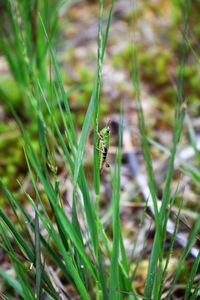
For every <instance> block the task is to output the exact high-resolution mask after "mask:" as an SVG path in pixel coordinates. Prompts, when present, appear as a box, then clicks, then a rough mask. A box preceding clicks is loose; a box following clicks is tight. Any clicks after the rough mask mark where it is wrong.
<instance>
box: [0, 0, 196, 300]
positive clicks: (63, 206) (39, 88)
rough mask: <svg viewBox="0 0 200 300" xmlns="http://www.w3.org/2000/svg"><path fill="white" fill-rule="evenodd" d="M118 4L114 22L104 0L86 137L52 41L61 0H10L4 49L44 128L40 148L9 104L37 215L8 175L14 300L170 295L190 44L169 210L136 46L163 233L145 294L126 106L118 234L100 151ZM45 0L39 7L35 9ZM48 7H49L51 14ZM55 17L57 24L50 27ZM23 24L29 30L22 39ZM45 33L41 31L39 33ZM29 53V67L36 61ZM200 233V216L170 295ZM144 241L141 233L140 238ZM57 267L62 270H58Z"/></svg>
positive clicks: (115, 184)
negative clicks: (139, 283)
mask: <svg viewBox="0 0 200 300" xmlns="http://www.w3.org/2000/svg"><path fill="white" fill-rule="evenodd" d="M114 2H115V1H112V3H111V5H110V10H109V14H108V18H107V20H106V26H104V22H103V20H104V7H103V1H102V0H101V1H100V2H99V27H98V28H99V30H98V53H97V68H96V76H95V80H94V82H93V89H92V93H91V95H90V101H89V104H88V107H87V111H86V114H85V116H84V120H83V125H82V130H81V134H80V137H79V138H78V135H77V132H76V128H75V122H74V118H73V113H72V110H71V108H70V103H69V96H70V93H67V92H66V91H65V87H64V84H63V79H62V75H61V71H60V68H59V66H58V63H57V59H56V53H55V49H54V45H53V32H54V30H55V24H56V20H57V18H56V16H57V9H56V10H55V11H54V9H53V7H52V8H51V5H53V2H48V1H45V2H44V3H43V2H40V1H39V2H37V1H33V4H35V5H33V6H31V5H30V4H28V2H26V1H21V2H20V1H8V2H7V3H6V4H5V18H6V20H8V21H9V22H10V32H9V35H8V37H6V36H4V38H3V42H2V44H1V47H2V49H3V51H4V55H5V56H6V58H7V61H8V63H9V66H10V70H11V72H12V75H13V78H14V79H15V81H16V82H17V85H18V86H19V89H20V93H22V97H23V99H26V100H27V103H26V106H27V112H29V113H31V118H33V119H32V121H33V123H34V124H35V125H34V126H36V134H37V145H35V143H34V140H33V139H32V136H31V134H30V132H29V130H28V129H27V127H26V125H24V122H23V118H21V116H19V114H18V112H17V111H16V109H15V105H13V103H12V101H11V102H8V103H6V106H7V107H8V110H9V112H10V113H11V114H12V115H13V116H14V118H15V120H16V122H17V124H18V127H19V129H20V132H21V136H22V139H23V152H24V157H25V160H26V164H27V168H28V175H29V181H30V183H31V187H32V191H31V193H30V192H28V191H27V189H26V187H25V186H24V185H23V183H21V182H19V185H20V188H21V193H22V194H23V197H25V198H26V203H28V204H29V206H28V207H29V209H30V210H31V211H32V212H33V214H32V215H31V213H30V211H29V210H27V209H26V208H25V207H24V205H23V203H22V202H20V201H18V199H16V197H15V195H14V193H12V192H11V191H10V189H9V188H8V187H7V185H6V184H5V182H4V181H3V180H1V181H0V185H1V189H2V191H3V194H4V195H5V199H6V201H7V205H8V207H9V210H10V211H11V212H12V217H11V218H9V216H8V215H7V213H6V210H5V209H3V208H0V245H1V248H2V251H3V253H4V255H6V257H8V258H9V261H10V265H11V266H12V270H14V272H13V273H12V274H11V275H10V274H8V273H7V272H6V271H5V270H4V269H3V268H2V267H0V276H1V278H2V282H3V284H4V286H5V287H6V291H5V293H4V294H5V297H6V298H8V299H26V300H27V299H67V298H70V299H73V297H75V296H76V295H79V296H80V298H81V299H93V298H95V299H109V300H112V299H161V297H162V293H163V290H164V285H165V281H166V277H167V268H168V265H169V262H170V258H171V255H172V251H173V248H174V243H175V240H176V235H177V230H178V223H179V218H180V211H181V201H180V207H179V211H178V215H177V221H176V224H175V228H174V232H173V233H172V238H171V242H170V247H169V251H168V252H167V253H166V251H165V242H166V239H167V224H168V219H169V212H170V210H171V209H172V206H173V204H174V200H175V198H176V196H177V194H176V192H175V193H174V194H173V195H171V185H172V179H173V174H174V164H175V156H176V152H177V146H178V143H179V140H180V138H181V134H182V130H183V122H184V118H185V99H184V97H183V86H184V85H183V79H184V74H185V73H184V72H185V61H186V53H187V47H188V44H187V43H186V41H185V39H183V42H182V45H181V50H182V52H181V55H180V63H179V70H178V75H177V95H176V104H175V113H174V127H173V141H172V146H171V150H170V156H169V160H168V166H167V172H166V176H165V185H164V189H163V195H162V202H161V206H160V208H159V204H158V192H157V186H156V181H155V174H154V169H153V162H152V158H151V149H150V144H149V139H148V136H147V128H146V124H145V119H144V115H143V110H142V103H141V83H140V77H139V65H138V58H137V47H136V46H135V45H134V46H133V47H131V48H130V51H131V52H130V53H131V70H130V71H131V74H132V82H133V87H134V93H135V96H136V102H137V111H138V121H139V126H140V134H141V141H142V147H143V155H144V160H145V165H146V171H147V176H148V186H149V190H150V196H151V199H152V205H153V211H154V217H155V235H154V237H153V246H152V249H151V253H150V259H149V263H148V270H147V275H146V278H145V279H146V285H145V288H144V293H143V295H139V293H137V292H136V290H135V289H134V287H133V286H134V284H133V281H134V280H135V277H136V273H137V270H138V269H139V268H140V258H138V260H137V261H136V263H135V264H134V270H132V264H133V259H134V253H135V249H136V244H135V245H133V247H132V251H131V255H129V256H128V255H127V251H126V243H125V240H124V237H123V223H122V221H121V218H120V209H121V206H120V196H121V187H120V185H121V164H122V154H123V151H122V150H123V149H122V148H123V126H124V123H123V107H122V108H121V109H120V112H119V114H120V119H119V121H118V123H119V126H118V146H117V153H116V155H115V162H114V168H113V169H112V168H111V171H110V174H111V181H112V182H111V186H112V197H111V201H110V202H111V204H110V205H111V210H110V211H111V216H112V218H111V219H112V222H111V223H112V225H111V229H110V232H111V235H112V238H111V237H110V236H109V235H108V231H107V230H106V226H105V224H104V223H103V221H102V220H103V218H102V215H101V210H100V208H101V206H100V192H101V189H100V187H101V177H100V173H99V149H98V132H99V114H100V94H101V85H102V68H103V61H104V55H105V50H106V44H107V40H108V36H109V29H110V26H111V19H112V14H113V8H114ZM37 3H39V4H38V5H39V6H37V5H36V4H37ZM47 4H48V5H47ZM187 4H188V5H186V6H185V10H184V18H183V29H184V36H186V35H187V32H188V27H187V26H188V22H187V20H188V15H187V14H188V13H189V8H190V5H189V4H190V3H189V2H188V3H187ZM40 5H41V6H40ZM45 5H47V7H46V6H45ZM46 8H48V9H47V10H46ZM30 15H31V16H32V18H33V19H31V22H30V21H28V16H30ZM19 19H20V20H21V21H20V22H19ZM49 20H51V22H52V24H51V23H49V22H50V21H49ZM33 24H34V26H33ZM36 24H37V26H36ZM22 25H23V26H24V27H23V28H24V30H23V34H22V35H21V26H22ZM36 29H37V32H35V30H36ZM44 41H45V43H44ZM13 43H16V45H17V47H16V48H17V49H16V52H15V51H14V50H13ZM24 53H25V54H24ZM27 59H28V62H29V63H27ZM164 64H165V62H164ZM19 66H20V67H19ZM158 68H161V69H162V68H163V61H161V62H160V61H159V62H158ZM20 70H21V72H20ZM83 71H84V70H83ZM83 71H82V74H81V76H83V75H84V76H86V77H87V76H88V77H87V79H88V78H90V77H89V74H87V73H85V71H84V72H83ZM77 89H80V90H81V87H80V86H79V87H77ZM80 90H79V91H80ZM76 91H77V90H76ZM87 92H88V91H87ZM2 95H3V97H5V94H3V93H2ZM91 124H93V128H94V133H93V169H92V172H93V188H92V192H91V186H89V182H88V178H87V176H86V174H85V169H84V167H83V158H84V152H85V146H86V141H87V138H88V135H89V132H90V129H91ZM190 135H191V139H192V143H193V147H194V149H195V151H196V153H197V159H199V158H198V152H197V149H196V144H195V141H194V132H193V129H192V127H191V124H190ZM58 157H59V159H61V161H62V164H64V165H65V174H67V178H68V180H69V182H70V187H71V191H70V192H71V194H70V196H69V195H68V197H67V201H66V199H65V198H64V195H63V194H62V182H61V181H62V180H61V178H60V176H59V170H58V168H59V166H58V165H57V158H58ZM64 184H66V182H64ZM67 192H68V191H67ZM145 200H146V199H145ZM66 202H67V203H66ZM147 205H148V204H147ZM146 210H147V207H145V208H144V214H143V216H142V222H143V221H144V219H145V212H146ZM199 230H200V222H199V220H197V222H196V223H195V225H194V227H193V228H192V230H191V233H190V235H189V238H188V241H187V244H186V245H185V248H184V249H183V250H182V253H181V255H180V258H179V259H178V263H177V268H176V270H175V274H174V276H173V280H172V284H171V287H170V290H169V292H168V296H169V298H170V297H171V295H172V294H173V291H174V287H175V285H176V282H177V280H178V278H179V276H180V270H181V267H182V266H184V265H185V261H186V258H187V256H188V255H189V253H190V250H191V248H192V246H193V244H194V243H195V240H196V236H197V234H198V232H199ZM8 233H9V234H8ZM138 239H139V235H138V236H137V239H136V242H135V243H137V240H138ZM146 241H147V239H146V240H144V241H143V246H144V245H145V244H146ZM199 262H200V260H199V254H198V255H197V257H196V258H195V260H194V263H193V266H192V267H191V270H190V275H189V276H188V281H187V283H186V288H185V295H184V297H185V298H184V299H188V298H189V296H190V295H191V294H192V293H193V294H192V296H191V297H192V298H191V299H195V297H196V299H197V297H198V288H199V285H198V284H196V285H194V284H193V282H194V279H195V276H196V273H197V270H198V266H199ZM55 270H56V271H58V272H59V275H58V274H57V272H56V271H55Z"/></svg>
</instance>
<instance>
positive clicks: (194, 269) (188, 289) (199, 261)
mask: <svg viewBox="0 0 200 300" xmlns="http://www.w3.org/2000/svg"><path fill="white" fill-rule="evenodd" d="M199 264H200V251H199V253H198V255H197V257H196V259H195V261H194V263H193V265H192V270H191V272H190V275H189V278H188V283H187V287H186V290H185V295H184V300H188V298H189V295H190V293H191V288H192V284H193V281H194V278H195V275H196V273H197V271H198V267H199ZM190 299H191V298H190Z"/></svg>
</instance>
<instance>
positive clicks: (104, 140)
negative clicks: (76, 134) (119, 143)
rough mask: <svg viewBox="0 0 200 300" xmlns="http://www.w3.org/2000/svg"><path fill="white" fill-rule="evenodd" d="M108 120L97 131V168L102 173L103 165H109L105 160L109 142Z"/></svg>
mask: <svg viewBox="0 0 200 300" xmlns="http://www.w3.org/2000/svg"><path fill="white" fill-rule="evenodd" d="M110 122H111V121H109V122H108V124H107V125H106V126H105V127H104V128H102V129H101V131H100V132H98V137H99V140H98V150H99V170H100V173H101V174H102V172H103V167H104V165H105V166H106V167H110V165H109V163H108V161H107V154H108V148H109V143H110V126H109V125H110Z"/></svg>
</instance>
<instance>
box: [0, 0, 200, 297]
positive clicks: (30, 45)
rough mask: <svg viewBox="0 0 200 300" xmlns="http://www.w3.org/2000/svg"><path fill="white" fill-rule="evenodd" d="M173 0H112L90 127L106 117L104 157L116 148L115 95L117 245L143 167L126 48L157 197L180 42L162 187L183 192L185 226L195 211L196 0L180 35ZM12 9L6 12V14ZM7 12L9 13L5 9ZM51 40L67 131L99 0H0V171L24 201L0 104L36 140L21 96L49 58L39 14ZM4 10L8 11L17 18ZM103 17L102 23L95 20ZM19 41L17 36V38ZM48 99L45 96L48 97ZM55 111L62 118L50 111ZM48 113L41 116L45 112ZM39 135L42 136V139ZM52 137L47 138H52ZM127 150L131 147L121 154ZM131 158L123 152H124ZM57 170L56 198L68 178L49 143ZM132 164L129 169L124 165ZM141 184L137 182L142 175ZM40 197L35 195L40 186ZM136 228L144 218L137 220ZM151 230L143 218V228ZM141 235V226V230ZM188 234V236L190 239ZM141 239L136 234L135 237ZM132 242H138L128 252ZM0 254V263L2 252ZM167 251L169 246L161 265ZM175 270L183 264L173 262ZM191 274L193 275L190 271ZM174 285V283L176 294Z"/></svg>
mask: <svg viewBox="0 0 200 300" xmlns="http://www.w3.org/2000/svg"><path fill="white" fill-rule="evenodd" d="M183 4H184V1H182V0H172V1H169V0H141V1H134V0H119V1H116V3H115V6H114V10H113V17H112V22H111V27H110V33H109V37H108V43H107V47H106V52H105V58H104V63H103V73H102V90H101V99H100V116H99V118H100V124H99V127H100V129H101V128H102V127H103V126H105V124H106V123H107V122H108V120H111V121H112V123H111V142H110V143H111V144H110V150H109V160H110V162H111V165H112V164H113V161H114V157H115V153H116V148H117V131H118V123H119V118H120V105H121V103H122V105H123V107H124V118H125V125H126V127H127V128H126V129H127V133H128V137H127V136H125V137H126V138H127V139H128V140H125V141H124V149H123V151H124V155H123V160H122V170H121V191H122V199H123V201H122V206H121V218H122V222H123V224H124V236H125V244H126V248H127V251H128V249H129V245H132V242H133V240H134V238H135V235H136V232H137V229H138V220H139V219H140V218H141V214H142V212H143V210H144V207H145V201H144V199H143V196H142V192H141V186H140V185H138V182H137V180H135V176H136V175H137V168H138V174H139V173H142V174H144V175H145V167H144V160H143V155H142V147H141V143H140V134H139V128H138V120H137V105H136V101H135V96H136V94H135V91H134V88H133V84H132V79H131V77H132V68H133V65H132V53H133V48H134V49H135V50H136V53H137V60H138V66H139V76H140V80H141V82H140V92H141V101H142V107H143V110H144V116H145V122H146V126H147V130H148V132H147V135H148V138H149V141H150V144H151V151H152V158H153V163H154V171H155V178H156V183H157V188H158V194H159V196H160V198H161V197H162V190H163V184H164V179H165V175H166V166H167V159H168V155H169V150H170V147H171V143H172V129H173V120H174V112H175V102H176V94H177V73H178V71H179V68H180V57H181V47H182V48H184V47H185V48H186V53H187V54H186V63H185V70H184V84H183V97H184V101H185V109H186V118H185V122H184V130H183V135H182V139H181V141H180V144H179V148H178V154H177V162H176V166H175V173H174V179H173V184H172V188H173V189H174V190H175V189H176V188H177V185H179V183H180V179H181V183H180V187H179V193H178V195H177V197H176V199H175V207H174V211H173V212H174V215H173V216H172V218H174V219H175V218H176V214H177V210H178V209H176V205H179V203H180V201H182V199H184V200H183V209H182V218H183V220H184V223H186V224H187V226H186V225H184V224H182V225H180V226H181V230H182V231H183V232H185V233H188V232H189V231H190V228H191V227H192V226H193V223H194V222H195V220H197V218H199V212H200V202H199V195H200V169H199V167H200V154H199V149H200V117H199V115H200V101H199V97H200V83H199V78H200V64H199V63H200V59H199V58H200V53H199V51H200V48H199V38H200V23H199V11H200V1H199V0H196V1H193V4H192V7H191V11H190V14H189V16H187V14H186V16H185V17H186V18H187V17H188V20H187V24H188V25H189V33H188V36H184V35H183V32H184V28H183V24H184V13H183ZM109 7H110V1H104V18H105V19H106V18H107V17H108V13H109ZM13 12H14V14H12V13H13ZM13 15H14V17H13ZM40 17H41V19H42V20H43V22H44V26H45V28H46V30H47V34H48V38H49V40H50V41H51V44H52V45H53V48H54V50H55V53H56V58H57V61H58V64H59V66H60V71H61V75H62V79H63V83H64V87H65V91H66V93H67V95H68V98H69V102H70V108H71V111H72V114H73V118H74V119H73V120H74V124H75V128H76V131H77V132H80V131H81V128H82V125H83V121H84V117H85V113H86V110H87V107H88V104H89V100H90V96H91V93H92V88H93V83H94V78H95V72H96V67H97V36H98V22H99V21H98V18H99V2H98V1H94V0H93V1H92V0H90V1H89V0H88V1H86V0H80V1H58V0H51V1H50V0H49V1H47V0H44V1H43V0H32V1H25V0H24V1H16V2H15V1H7V0H1V1H0V33H1V39H0V177H1V179H2V181H3V182H4V183H5V184H6V185H7V187H8V188H9V189H10V190H11V191H12V192H13V193H14V195H15V196H16V198H17V199H19V201H20V202H21V203H23V201H24V206H25V207H27V209H30V210H31V208H29V204H28V203H26V201H25V198H23V195H22V193H21V191H22V189H25V190H26V191H27V192H29V193H30V194H31V193H33V188H32V186H31V180H30V174H29V173H28V170H27V164H26V161H25V157H24V152H23V143H24V142H23V138H22V135H21V132H20V129H19V127H18V125H17V122H16V119H15V117H14V116H13V114H12V112H11V109H10V104H11V105H12V106H13V108H14V109H15V111H16V113H17V115H18V116H19V118H20V120H21V122H22V123H23V125H24V127H25V128H26V130H27V132H28V133H29V135H30V138H31V140H32V142H33V146H34V149H35V150H36V151H37V150H38V149H39V143H38V133H37V126H38V124H37V116H36V115H35V114H34V111H33V108H32V103H30V100H29V98H28V97H27V93H28V90H29V91H30V90H31V88H32V86H33V85H34V82H36V81H37V79H38V80H40V81H41V82H42V88H43V90H44V91H45V92H46V93H47V94H48V93H50V91H49V90H48V84H47V82H48V81H49V80H51V72H50V71H49V70H50V69H51V62H50V59H49V57H48V55H47V51H48V40H47V39H46V37H45V32H44V30H43V26H42V25H41V19H40ZM13 18H16V19H17V20H18V26H19V27H18V28H16V23H15V22H14V21H13ZM103 25H104V26H105V25H106V24H104V23H103ZM23 43H24V46H23ZM52 101H53V100H52ZM55 117H56V121H57V122H58V124H60V127H61V129H62V130H63V135H64V129H63V128H62V125H61V124H62V122H61V116H60V114H59V111H56V112H55ZM47 118H49V119H50V116H47ZM51 142H52V141H50V140H49V145H50V146H52V147H53V145H51ZM52 143H53V142H52ZM130 150H131V152H132V153H134V156H133V157H131V158H130V157H127V155H126V154H127V153H129V152H130ZM92 153H93V146H92V132H91V135H90V137H89V139H88V141H87V144H86V150H85V156H84V164H85V170H86V175H87V178H88V180H89V182H90V181H91V186H92V176H93V175H92V165H93V160H92ZM130 160H131V162H130ZM55 161H56V166H57V174H58V177H59V180H60V187H61V193H62V196H63V198H64V199H68V200H67V201H69V202H70V197H71V195H72V189H73V186H72V184H71V182H70V180H69V176H68V169H67V167H66V165H65V164H63V161H62V158H61V157H60V156H59V154H58V153H56V154H55ZM131 163H133V164H134V168H133V169H134V170H133V169H131ZM142 184H143V187H144V186H145V184H146V182H145V181H144V182H143V183H142ZM110 195H111V190H110V170H109V169H105V172H104V174H103V176H102V185H101V209H102V216H103V218H104V220H105V224H108V225H107V226H108V227H109V218H110V215H109V210H108V204H109V202H110V200H109V199H110ZM0 196H1V199H0V204H1V206H2V207H4V208H5V210H6V211H7V214H8V215H9V214H10V211H9V207H7V206H6V205H7V204H6V202H5V198H4V197H3V194H2V192H0ZM44 197H45V196H44ZM146 222H147V224H146V225H145V226H144V231H143V235H145V233H146V231H147V229H148V230H149V226H150V225H149V224H150V223H151V219H150V217H149V218H147V220H146ZM151 233H152V234H153V226H152V228H151V229H150V235H149V237H150V239H151ZM141 239H142V233H141ZM197 243H198V241H197ZM140 246H141V244H140ZM140 249H141V248H138V253H139V252H140ZM150 249H151V243H150V242H149V243H148V242H147V243H146V245H145V251H144V257H143V260H142V266H143V268H140V271H139V273H138V274H137V280H136V281H135V288H137V290H138V291H139V292H140V293H142V292H143V289H144V280H145V276H146V275H145V274H146V269H147V259H146V255H147V254H148V253H149V251H150ZM0 259H1V261H0V263H1V264H3V263H5V260H4V257H2V258H0ZM175 261H176V255H175V257H174V261H173V263H172V266H171V272H172V273H173V266H174V263H175ZM183 276H184V272H183ZM198 276H200V275H198ZM180 290H181V287H178V288H177V299H182V298H181V297H182V296H180V298H179V294H180V295H182V294H181V292H180Z"/></svg>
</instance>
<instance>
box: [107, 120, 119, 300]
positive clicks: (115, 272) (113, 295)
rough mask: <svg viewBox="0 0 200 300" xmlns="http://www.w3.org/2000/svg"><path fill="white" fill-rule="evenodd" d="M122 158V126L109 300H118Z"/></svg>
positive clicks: (115, 197)
mask: <svg viewBox="0 0 200 300" xmlns="http://www.w3.org/2000/svg"><path fill="white" fill-rule="evenodd" d="M121 158H122V124H120V127H119V147H118V152H117V157H116V161H115V167H114V175H113V188H112V191H113V195H112V206H113V248H112V255H111V269H110V284H109V299H110V300H111V299H112V300H114V299H119V293H118V292H117V289H118V288H119V263H118V259H119V247H120V231H119V227H120V213H119V201H120V169H121V168H120V166H121Z"/></svg>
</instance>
